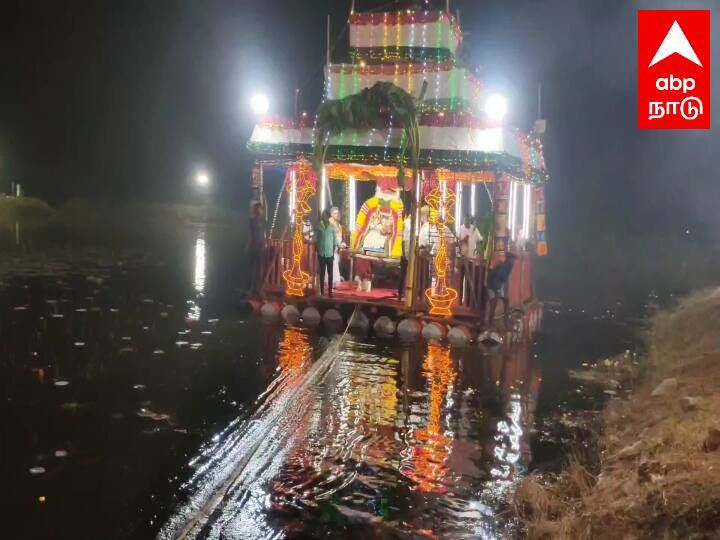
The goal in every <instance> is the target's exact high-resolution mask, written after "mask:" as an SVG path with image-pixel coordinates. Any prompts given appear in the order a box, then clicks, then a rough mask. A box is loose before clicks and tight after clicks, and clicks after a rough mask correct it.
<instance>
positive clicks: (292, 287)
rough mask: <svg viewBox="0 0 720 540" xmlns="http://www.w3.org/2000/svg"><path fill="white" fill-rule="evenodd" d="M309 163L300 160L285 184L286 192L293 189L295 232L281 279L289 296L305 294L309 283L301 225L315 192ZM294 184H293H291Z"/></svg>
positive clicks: (290, 191) (303, 222) (309, 209)
mask: <svg viewBox="0 0 720 540" xmlns="http://www.w3.org/2000/svg"><path fill="white" fill-rule="evenodd" d="M309 168H310V164H309V163H308V162H307V161H304V160H303V161H301V162H300V163H299V165H298V170H297V175H296V179H295V180H294V182H292V183H290V184H288V185H286V186H285V189H286V190H287V192H288V193H292V191H293V187H294V189H295V233H294V234H293V243H292V266H291V267H290V270H285V271H284V272H283V279H284V280H285V283H286V284H287V286H286V288H285V292H286V293H287V294H288V295H289V296H305V288H306V287H307V285H308V283H310V274H308V273H307V272H305V271H304V270H303V269H302V257H303V254H304V253H305V241H304V238H303V225H304V224H305V214H308V213H309V212H310V211H311V208H310V206H309V205H308V202H307V201H308V199H309V198H310V197H312V196H313V195H314V194H315V186H314V185H313V183H312V182H311V181H310V179H309V178H308V172H309ZM293 183H294V184H295V186H293V185H292V184H293Z"/></svg>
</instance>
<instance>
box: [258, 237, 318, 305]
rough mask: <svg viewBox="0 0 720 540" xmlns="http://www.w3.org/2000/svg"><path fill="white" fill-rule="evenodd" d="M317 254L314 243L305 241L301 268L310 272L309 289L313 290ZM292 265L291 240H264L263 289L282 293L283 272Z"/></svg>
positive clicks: (283, 283)
mask: <svg viewBox="0 0 720 540" xmlns="http://www.w3.org/2000/svg"><path fill="white" fill-rule="evenodd" d="M317 265H318V261H317V255H316V251H315V244H314V243H313V242H305V249H304V252H303V259H302V268H303V270H304V271H305V272H307V273H308V274H310V285H309V287H308V289H309V290H314V282H315V276H316V275H317V270H318V268H317ZM291 266H292V240H282V239H270V240H265V251H264V253H263V265H262V275H263V291H264V292H266V293H282V292H284V291H285V280H284V279H283V272H284V271H285V270H289V269H290V268H291Z"/></svg>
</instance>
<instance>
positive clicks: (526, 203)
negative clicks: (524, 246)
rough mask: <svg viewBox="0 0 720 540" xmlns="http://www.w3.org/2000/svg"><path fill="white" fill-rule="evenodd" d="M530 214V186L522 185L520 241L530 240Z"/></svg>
mask: <svg viewBox="0 0 720 540" xmlns="http://www.w3.org/2000/svg"><path fill="white" fill-rule="evenodd" d="M531 212H532V186H531V185H530V184H524V185H523V227H522V240H524V241H528V240H530V214H531Z"/></svg>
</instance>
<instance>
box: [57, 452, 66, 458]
mask: <svg viewBox="0 0 720 540" xmlns="http://www.w3.org/2000/svg"><path fill="white" fill-rule="evenodd" d="M67 456H68V451H67V450H55V457H57V458H64V457H67Z"/></svg>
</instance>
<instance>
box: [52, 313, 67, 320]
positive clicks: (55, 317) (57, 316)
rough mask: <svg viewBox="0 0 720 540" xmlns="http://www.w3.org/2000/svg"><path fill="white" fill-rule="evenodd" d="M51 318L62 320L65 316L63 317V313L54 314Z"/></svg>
mask: <svg viewBox="0 0 720 540" xmlns="http://www.w3.org/2000/svg"><path fill="white" fill-rule="evenodd" d="M50 316H51V317H52V318H53V319H62V318H63V317H65V315H63V314H62V313H53V314H52V315H50Z"/></svg>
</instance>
